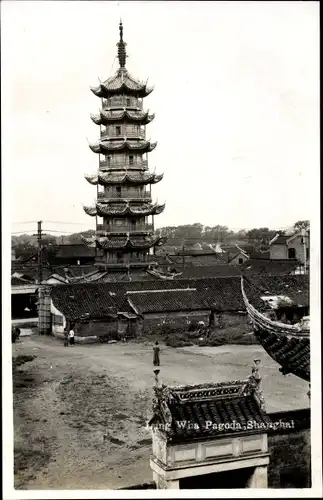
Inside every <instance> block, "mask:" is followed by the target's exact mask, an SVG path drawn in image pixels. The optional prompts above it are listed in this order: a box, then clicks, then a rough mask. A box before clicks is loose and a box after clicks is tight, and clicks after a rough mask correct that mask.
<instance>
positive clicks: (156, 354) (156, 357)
mask: <svg viewBox="0 0 323 500" xmlns="http://www.w3.org/2000/svg"><path fill="white" fill-rule="evenodd" d="M153 350H154V359H153V363H154V366H159V365H160V360H159V351H160V349H159V345H158V340H156V343H155V345H154V347H153Z"/></svg>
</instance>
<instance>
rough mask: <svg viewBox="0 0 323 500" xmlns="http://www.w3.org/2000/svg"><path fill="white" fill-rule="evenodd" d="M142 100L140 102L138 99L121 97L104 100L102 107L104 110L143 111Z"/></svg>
mask: <svg viewBox="0 0 323 500" xmlns="http://www.w3.org/2000/svg"><path fill="white" fill-rule="evenodd" d="M142 105H143V103H142V100H138V99H136V98H131V97H130V98H129V97H119V98H113V100H112V99H102V107H103V108H110V109H113V108H133V109H140V110H141V109H142Z"/></svg>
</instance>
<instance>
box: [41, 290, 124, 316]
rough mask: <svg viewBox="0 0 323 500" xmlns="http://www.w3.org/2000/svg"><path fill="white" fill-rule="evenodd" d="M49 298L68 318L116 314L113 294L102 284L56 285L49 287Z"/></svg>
mask: <svg viewBox="0 0 323 500" xmlns="http://www.w3.org/2000/svg"><path fill="white" fill-rule="evenodd" d="M51 298H52V300H53V304H54V305H55V307H56V308H57V309H58V310H59V311H60V312H61V313H62V314H63V315H64V316H66V317H67V318H68V319H70V320H75V319H80V318H104V317H107V316H115V315H116V314H117V308H116V303H115V300H114V295H113V293H112V292H111V291H110V290H109V287H107V286H105V285H104V284H95V285H94V286H93V285H92V284H91V283H88V284H86V285H56V286H53V287H52V288H51Z"/></svg>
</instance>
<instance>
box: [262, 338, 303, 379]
mask: <svg viewBox="0 0 323 500" xmlns="http://www.w3.org/2000/svg"><path fill="white" fill-rule="evenodd" d="M255 335H256V336H257V338H258V340H259V342H260V343H261V345H262V346H263V348H264V349H265V351H266V352H267V353H268V354H269V356H270V357H271V358H273V359H274V360H275V361H276V362H277V363H278V364H279V365H280V366H281V368H280V371H281V372H282V373H283V374H284V375H287V374H288V373H293V374H294V375H296V376H297V377H300V378H302V379H303V380H307V381H308V382H310V373H311V369H310V368H311V359H310V339H309V338H305V337H303V338H297V337H290V338H288V337H287V336H283V335H278V334H275V333H273V332H268V331H266V330H256V331H255Z"/></svg>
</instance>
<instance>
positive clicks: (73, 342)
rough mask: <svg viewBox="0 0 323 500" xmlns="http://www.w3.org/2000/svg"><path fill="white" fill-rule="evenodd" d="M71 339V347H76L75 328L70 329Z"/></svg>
mask: <svg viewBox="0 0 323 500" xmlns="http://www.w3.org/2000/svg"><path fill="white" fill-rule="evenodd" d="M68 336H69V339H70V345H75V338H74V330H73V328H71V329H70V332H69V334H68Z"/></svg>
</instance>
